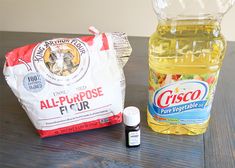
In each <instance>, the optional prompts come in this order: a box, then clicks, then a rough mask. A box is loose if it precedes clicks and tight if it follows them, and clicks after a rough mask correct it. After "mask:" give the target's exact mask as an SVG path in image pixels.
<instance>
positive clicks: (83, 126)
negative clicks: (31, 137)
mask: <svg viewBox="0 0 235 168" xmlns="http://www.w3.org/2000/svg"><path fill="white" fill-rule="evenodd" d="M102 120H105V121H104V122H103V121H102ZM121 122H122V113H119V114H117V115H115V116H111V117H108V118H104V119H98V120H93V121H89V122H84V123H80V124H76V125H71V126H67V127H62V128H58V129H53V130H38V133H39V135H40V137H41V138H46V137H51V136H56V135H61V134H68V133H73V132H80V131H85V130H90V129H96V128H102V127H107V126H110V125H114V124H118V123H121Z"/></svg>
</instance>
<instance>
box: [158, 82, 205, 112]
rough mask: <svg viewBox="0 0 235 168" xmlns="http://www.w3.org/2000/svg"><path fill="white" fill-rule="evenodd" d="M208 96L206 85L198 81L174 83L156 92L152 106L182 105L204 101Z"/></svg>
mask: <svg viewBox="0 0 235 168" xmlns="http://www.w3.org/2000/svg"><path fill="white" fill-rule="evenodd" d="M207 94H208V84H207V83H206V82H203V81H198V80H184V81H179V82H175V83H173V84H170V85H167V86H165V87H163V88H161V89H159V90H157V91H156V92H155V94H154V96H153V104H154V105H155V106H157V107H158V108H167V107H171V106H177V105H182V104H186V103H191V102H196V101H199V100H204V99H205V98H206V97H207Z"/></svg>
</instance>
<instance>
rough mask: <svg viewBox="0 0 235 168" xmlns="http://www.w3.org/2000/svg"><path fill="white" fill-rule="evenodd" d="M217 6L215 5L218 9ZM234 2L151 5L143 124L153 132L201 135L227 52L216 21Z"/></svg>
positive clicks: (164, 0) (161, 0)
mask: <svg viewBox="0 0 235 168" xmlns="http://www.w3.org/2000/svg"><path fill="white" fill-rule="evenodd" d="M219 2H220V3H219ZM233 4H234V0H223V1H214V0H179V1H175V0H153V5H154V9H155V12H156V14H157V16H158V20H159V22H158V26H157V29H156V32H155V33H153V35H152V36H151V37H150V40H149V101H148V110H147V121H148V124H149V126H150V127H151V128H152V129H153V130H154V131H156V132H159V133H164V134H177V135H182V134H185V135H197V134H202V133H204V132H205V131H206V129H207V126H208V122H209V119H210V111H211V106H212V102H213V97H214V92H215V88H216V83H217V81H218V76H219V71H220V68H221V65H222V61H223V58H224V55H225V51H226V41H225V40H224V37H223V35H222V34H221V32H220V21H221V19H222V16H223V14H225V13H226V12H227V11H228V9H230V7H232V5H233Z"/></svg>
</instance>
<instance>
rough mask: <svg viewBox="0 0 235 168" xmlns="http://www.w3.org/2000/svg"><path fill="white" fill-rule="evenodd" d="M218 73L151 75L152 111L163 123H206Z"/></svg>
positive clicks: (150, 109) (150, 108)
mask: <svg viewBox="0 0 235 168" xmlns="http://www.w3.org/2000/svg"><path fill="white" fill-rule="evenodd" d="M217 77H218V73H215V74H209V75H208V74H204V75H180V74H177V75H171V74H167V75H166V74H159V73H154V72H153V71H150V79H149V80H150V82H149V83H150V85H149V103H148V110H149V112H150V114H151V116H152V117H153V118H154V119H155V120H156V121H160V122H169V123H176V124H194V123H203V122H205V121H206V120H208V119H209V117H210V109H211V105H212V100H213V96H214V91H215V86H216V83H217Z"/></svg>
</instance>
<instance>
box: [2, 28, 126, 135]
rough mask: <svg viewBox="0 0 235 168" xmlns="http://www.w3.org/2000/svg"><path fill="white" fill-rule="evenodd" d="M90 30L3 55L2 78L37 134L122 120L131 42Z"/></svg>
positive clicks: (106, 124)
mask: <svg viewBox="0 0 235 168" xmlns="http://www.w3.org/2000/svg"><path fill="white" fill-rule="evenodd" d="M91 31H92V32H93V33H94V34H95V35H94V36H86V37H81V38H73V39H69V38H59V39H52V40H47V41H43V42H40V43H38V44H31V45H26V46H24V47H20V48H16V49H14V50H13V51H11V52H9V53H7V54H6V63H5V67H4V70H3V72H4V75H5V78H6V81H7V83H8V85H9V86H10V88H11V89H12V91H13V92H14V94H15V95H16V97H17V98H18V100H19V102H20V103H21V104H22V107H23V108H24V110H25V111H26V113H27V114H28V116H29V118H30V120H31V121H32V123H33V124H34V126H35V128H36V129H37V130H38V133H39V134H40V136H41V137H48V136H54V135H59V134H65V133H71V132H78V131H83V130H89V129H94V128H100V127H105V126H110V125H113V124H117V123H120V122H121V121H122V110H123V106H124V96H125V78H124V74H123V66H124V65H125V63H126V62H127V60H128V57H129V55H130V54H131V47H130V44H129V42H128V40H127V36H126V35H125V34H124V33H99V32H97V31H96V30H95V29H94V28H93V29H91Z"/></svg>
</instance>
